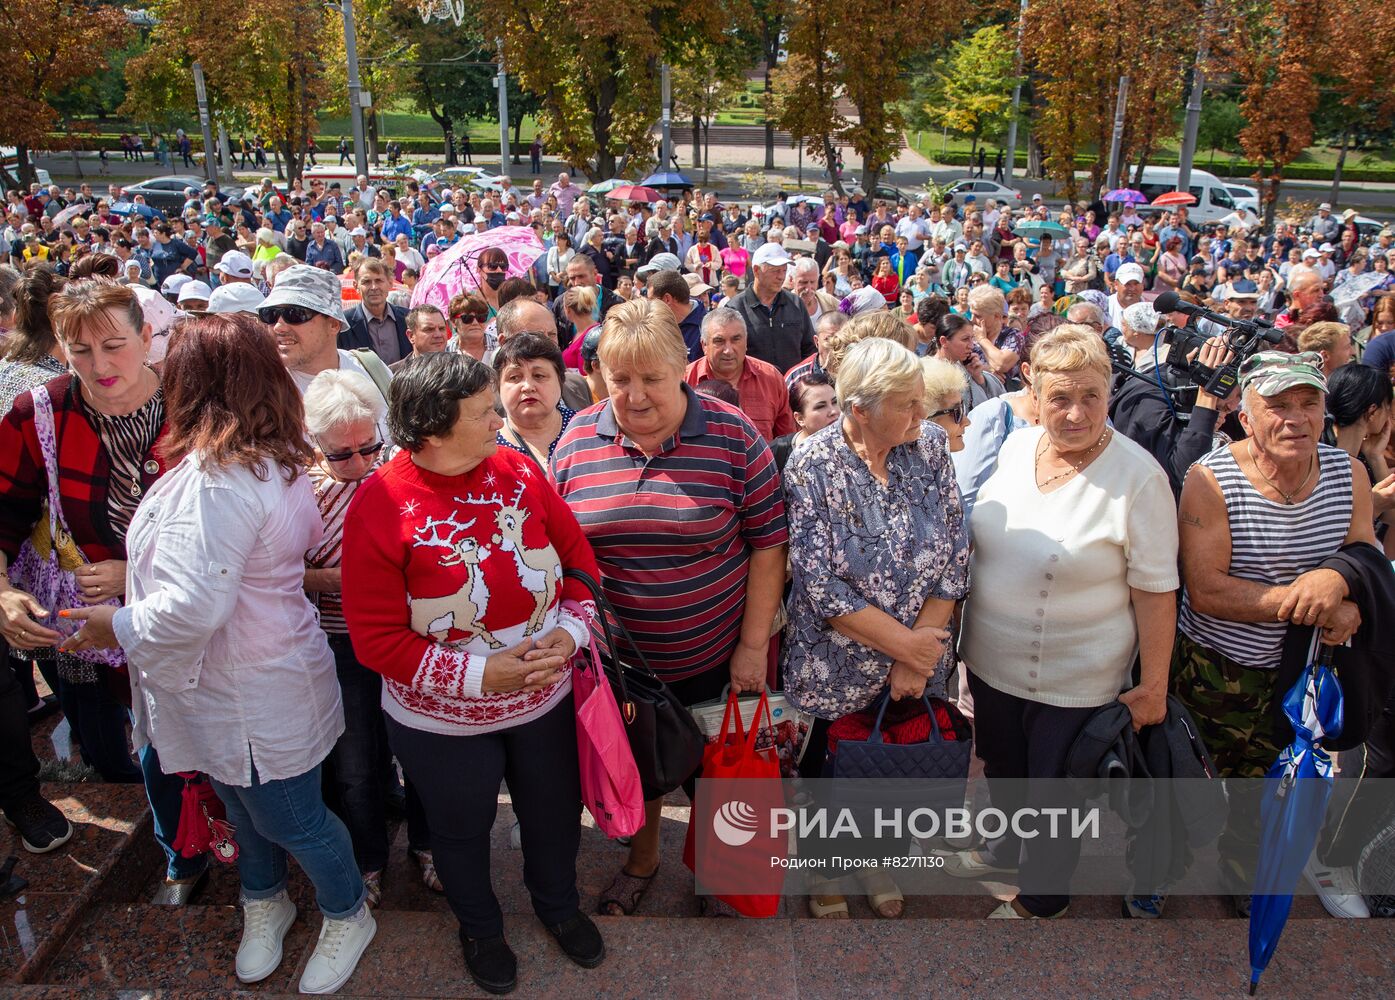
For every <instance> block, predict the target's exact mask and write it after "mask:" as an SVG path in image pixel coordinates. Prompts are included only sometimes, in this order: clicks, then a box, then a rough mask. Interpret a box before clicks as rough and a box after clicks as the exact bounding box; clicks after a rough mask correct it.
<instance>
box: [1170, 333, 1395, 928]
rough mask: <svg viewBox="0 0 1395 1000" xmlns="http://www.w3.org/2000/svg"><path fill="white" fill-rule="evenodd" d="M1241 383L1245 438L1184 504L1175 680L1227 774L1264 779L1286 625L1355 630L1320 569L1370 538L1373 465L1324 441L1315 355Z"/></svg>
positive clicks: (1245, 904) (1229, 862)
mask: <svg viewBox="0 0 1395 1000" xmlns="http://www.w3.org/2000/svg"><path fill="white" fill-rule="evenodd" d="M1240 391H1241V411H1240V422H1241V424H1242V425H1243V427H1244V428H1245V433H1246V435H1247V436H1246V438H1245V439H1244V440H1242V441H1239V442H1237V443H1235V444H1231V445H1226V446H1223V447H1221V448H1218V449H1216V450H1215V451H1213V452H1211V453H1210V454H1209V455H1207V456H1206V457H1205V458H1203V459H1201V461H1199V462H1198V463H1197V464H1196V465H1194V466H1193V467H1192V469H1191V471H1190V472H1189V473H1188V475H1187V479H1186V483H1185V486H1184V487H1183V490H1182V499H1181V503H1180V504H1179V507H1178V512H1179V517H1180V519H1181V525H1180V538H1181V559H1182V581H1183V586H1184V589H1183V593H1182V610H1181V614H1180V616H1179V619H1178V629H1179V632H1180V633H1181V634H1180V635H1179V636H1178V640H1177V647H1176V650H1175V653H1174V656H1173V662H1172V683H1171V687H1172V691H1173V693H1174V694H1176V695H1177V696H1178V697H1179V698H1180V699H1181V700H1182V701H1183V702H1184V703H1185V704H1186V706H1187V708H1188V709H1189V710H1190V712H1191V714H1192V716H1193V717H1194V718H1195V719H1196V722H1197V725H1198V726H1199V727H1200V729H1201V737H1202V739H1203V740H1204V741H1205V743H1206V746H1207V748H1208V749H1209V750H1210V751H1211V755H1212V757H1213V759H1214V760H1215V763H1216V768H1217V770H1218V771H1219V772H1220V775H1221V776H1222V777H1235V778H1262V777H1263V776H1264V773H1265V771H1266V770H1267V769H1268V768H1269V767H1270V766H1271V765H1272V764H1273V763H1274V761H1275V760H1276V759H1277V758H1278V755H1279V749H1280V748H1279V746H1278V740H1279V738H1280V737H1279V736H1278V734H1277V732H1276V728H1277V727H1276V726H1275V711H1274V703H1275V702H1276V700H1278V699H1281V698H1282V697H1283V695H1284V693H1285V692H1283V691H1279V690H1278V689H1277V684H1276V677H1277V673H1278V667H1279V660H1280V656H1281V651H1282V648H1283V642H1284V637H1285V634H1286V633H1287V630H1288V627H1289V625H1290V624H1292V625H1299V626H1317V627H1319V628H1321V629H1322V636H1321V638H1322V641H1323V642H1326V643H1331V644H1340V643H1343V642H1345V641H1346V640H1347V639H1348V638H1349V637H1350V636H1351V635H1352V634H1353V633H1354V632H1355V631H1356V630H1357V629H1359V628H1360V627H1361V616H1360V614H1359V613H1358V612H1357V609H1356V605H1355V604H1354V603H1353V602H1352V601H1350V600H1348V599H1347V597H1348V595H1347V587H1346V584H1345V582H1344V581H1343V579H1342V577H1341V576H1340V575H1338V574H1337V573H1336V572H1334V571H1332V570H1326V569H1316V568H1315V567H1317V566H1318V565H1319V564H1320V563H1321V562H1322V561H1323V560H1324V559H1326V558H1327V557H1328V556H1330V555H1332V554H1333V553H1335V552H1336V551H1337V550H1338V549H1339V548H1341V547H1342V546H1343V545H1345V544H1347V543H1349V542H1357V541H1364V542H1371V543H1373V544H1374V542H1375V538H1374V535H1373V533H1372V530H1371V500H1370V496H1371V484H1370V482H1369V481H1368V477H1367V475H1366V470H1365V469H1364V468H1363V467H1362V466H1361V465H1360V464H1359V463H1358V462H1357V461H1355V460H1353V459H1351V458H1350V457H1348V456H1347V454H1346V453H1345V452H1343V451H1341V450H1340V449H1337V448H1333V447H1329V446H1328V445H1324V444H1320V443H1319V440H1318V438H1319V436H1320V434H1321V433H1322V427H1323V416H1324V412H1325V401H1326V393H1327V382H1326V380H1325V379H1324V378H1323V374H1322V359H1321V357H1319V356H1318V355H1317V354H1314V353H1311V352H1309V353H1304V354H1287V353H1284V352H1281V351H1264V352H1261V353H1259V354H1255V355H1254V356H1253V357H1251V358H1250V359H1249V360H1247V361H1246V362H1245V363H1244V365H1243V366H1242V367H1241V370H1240ZM1246 787H1248V788H1253V789H1254V791H1255V794H1254V796H1253V798H1254V800H1255V801H1254V802H1252V803H1250V806H1251V808H1245V804H1244V803H1241V802H1237V801H1236V799H1235V797H1234V796H1233V797H1232V808H1231V816H1232V817H1236V816H1248V817H1250V822H1249V823H1248V824H1244V825H1246V826H1247V827H1248V828H1244V829H1241V828H1239V827H1240V826H1241V825H1242V824H1241V823H1236V822H1234V821H1233V820H1232V822H1230V823H1228V824H1227V826H1226V830H1225V832H1224V833H1223V834H1222V835H1221V840H1220V845H1219V846H1220V854H1221V866H1222V879H1223V882H1224V883H1225V885H1226V886H1227V887H1228V888H1230V889H1231V890H1232V891H1233V893H1234V896H1233V898H1234V900H1235V905H1236V909H1237V911H1239V912H1240V914H1241V915H1245V914H1247V913H1248V910H1249V895H1248V887H1249V886H1250V884H1251V882H1252V879H1253V873H1254V861H1255V856H1256V854H1257V851H1258V844H1259V829H1258V825H1257V822H1256V821H1255V817H1257V816H1258V815H1259V810H1258V805H1257V801H1258V789H1259V788H1260V787H1261V786H1260V785H1259V784H1258V783H1257V782H1255V783H1252V784H1247V786H1246ZM1237 806H1239V808H1237ZM1354 891H1355V890H1354V889H1351V893H1353V894H1354ZM1360 898H1361V897H1360V896H1359V895H1356V896H1354V899H1355V900H1357V901H1359V900H1360ZM1324 901H1325V902H1328V903H1330V902H1331V900H1327V899H1325V900H1324ZM1329 908H1330V907H1329Z"/></svg>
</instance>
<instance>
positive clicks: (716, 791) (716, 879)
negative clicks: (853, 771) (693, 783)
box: [683, 692, 789, 917]
mask: <svg viewBox="0 0 1395 1000" xmlns="http://www.w3.org/2000/svg"><path fill="white" fill-rule="evenodd" d="M769 728H773V722H772V721H771V718H770V703H769V699H768V698H767V697H766V694H765V693H764V692H762V694H761V697H760V704H759V705H758V707H757V708H756V714H755V718H754V721H753V722H752V725H751V727H750V729H749V731H745V732H743V730H742V725H741V710H740V706H739V704H738V702H737V698H736V695H735V694H732V695H731V696H729V697H728V699H727V710H726V714H725V716H724V717H723V719H722V731H721V734H720V735H719V736H718V738H717V739H716V740H713V741H712V742H711V743H708V744H707V748H706V749H705V750H704V751H703V755H702V780H701V781H699V783H698V793H697V797H696V801H695V802H694V803H693V810H692V814H691V818H690V820H689V823H688V835H687V839H686V840H685V841H684V843H683V863H684V864H685V865H687V866H688V868H689V869H691V870H692V872H693V874H694V875H695V876H696V877H697V878H698V880H699V881H700V882H701V883H702V885H701V886H699V889H698V891H699V892H701V893H703V894H711V895H715V896H716V897H717V898H718V899H721V900H722V901H723V902H725V903H727V904H728V905H729V906H731V907H732V909H734V910H736V911H737V912H738V913H740V914H743V915H744V916H748V917H773V916H774V915H775V914H776V912H778V910H779V908H780V890H781V889H782V888H783V886H784V882H785V868H784V866H783V865H782V864H781V862H783V861H784V859H785V856H786V854H787V853H788V850H789V842H788V839H787V837H786V835H785V833H784V832H778V833H777V832H775V831H774V829H773V824H772V822H771V813H772V811H773V810H775V809H779V808H783V807H784V805H785V797H784V786H783V785H782V784H781V782H780V760H779V756H778V754H777V751H776V749H775V747H773V746H767V747H765V748H764V749H759V748H758V747H757V742H758V738H759V735H760V732H761V730H762V729H769ZM703 886H711V887H713V889H712V891H710V892H709V890H707V889H705V888H703ZM735 887H740V888H741V889H744V890H747V891H744V892H736V891H735Z"/></svg>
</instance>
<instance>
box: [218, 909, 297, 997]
mask: <svg viewBox="0 0 1395 1000" xmlns="http://www.w3.org/2000/svg"><path fill="white" fill-rule="evenodd" d="M293 923H295V904H294V903H292V902H291V897H290V896H287V895H286V891H285V890H284V889H283V890H281V892H280V893H278V894H277V895H275V896H272V897H270V898H269V899H244V900H243V901H242V943H241V944H240V945H238V946H237V960H236V962H235V963H234V966H233V967H234V968H235V969H236V971H237V978H238V979H239V980H241V981H242V982H244V983H259V982H261V981H262V980H263V979H265V978H266V977H267V976H269V975H271V974H272V973H273V972H275V971H276V967H277V966H278V965H280V964H281V942H282V941H284V940H285V938H286V931H288V930H290V929H291V924H293Z"/></svg>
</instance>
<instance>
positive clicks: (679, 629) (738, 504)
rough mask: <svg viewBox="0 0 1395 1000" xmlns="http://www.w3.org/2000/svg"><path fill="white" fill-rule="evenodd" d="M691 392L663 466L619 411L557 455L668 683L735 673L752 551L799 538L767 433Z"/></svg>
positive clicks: (588, 416)
mask: <svg viewBox="0 0 1395 1000" xmlns="http://www.w3.org/2000/svg"><path fill="white" fill-rule="evenodd" d="M683 392H684V394H685V395H686V397H687V412H686V414H685V415H684V418H683V423H682V425H681V426H680V427H679V429H678V433H677V434H675V435H674V436H673V437H672V438H670V439H669V440H668V441H665V442H664V444H663V447H662V448H661V449H660V450H659V451H658V453H656V454H655V455H654V456H653V457H652V458H651V457H646V456H645V454H644V453H643V452H642V451H640V450H639V449H638V448H636V447H634V446H633V445H632V444H630V443H629V442H628V441H627V440H626V439H625V437H624V435H623V434H622V433H621V432H620V428H619V427H618V426H617V424H616V422H615V413H614V411H613V410H612V408H611V404H610V402H609V401H608V400H607V401H605V402H603V403H599V404H597V405H596V406H592V407H590V408H589V409H586V410H583V411H582V412H580V413H578V414H577V415H576V416H575V417H574V418H573V419H572V422H571V425H570V426H569V427H568V428H567V431H566V433H565V434H563V435H562V440H561V441H559V442H558V444H557V448H556V451H555V452H554V453H553V456H552V476H553V481H554V482H555V483H556V485H557V491H558V492H559V493H560V494H561V495H562V498H563V499H564V500H566V501H567V503H568V504H569V505H570V506H571V508H572V510H573V511H574V512H575V514H576V517H577V520H578V521H579V522H580V523H581V528H582V531H584V532H585V534H586V537H587V539H588V540H589V541H590V542H591V547H592V549H593V550H594V551H595V553H596V561H597V563H598V564H599V566H600V570H601V582H602V586H603V587H604V588H605V592H606V596H607V597H608V598H610V601H611V603H612V604H614V605H615V608H616V611H617V612H618V613H619V614H620V616H621V618H622V619H623V621H624V624H625V626H626V627H627V628H628V629H629V630H630V632H631V633H632V634H633V635H634V638H635V642H636V644H637V645H638V646H639V647H640V651H641V652H643V653H644V655H645V656H646V657H647V658H648V660H649V664H650V666H651V667H653V669H654V671H655V672H656V673H657V674H658V675H659V676H660V677H662V678H663V679H664V680H669V681H673V680H682V679H683V678H686V677H693V676H696V675H698V674H700V673H703V672H704V671H707V670H714V669H717V668H719V667H722V668H725V667H726V666H727V664H728V662H729V661H730V659H731V654H732V652H733V650H735V648H736V644H737V641H738V639H739V638H740V635H741V617H742V614H743V613H744V611H745V607H746V571H747V569H748V566H749V563H750V553H751V550H752V549H766V548H774V547H775V546H777V545H782V544H784V543H785V541H786V540H787V538H788V532H787V530H786V523H785V499H784V491H783V489H782V488H781V485H780V476H779V473H778V471H777V470H776V467H775V461H774V459H773V457H772V456H771V454H770V449H769V447H767V446H766V443H765V441H764V440H762V439H761V436H760V434H759V433H758V432H757V431H756V429H755V428H754V427H753V426H751V423H750V421H749V420H747V419H746V418H745V417H744V416H743V415H742V414H741V411H739V410H737V409H736V408H735V407H732V406H728V405H727V404H726V403H723V402H721V401H719V400H716V399H713V398H712V397H710V396H706V395H703V394H701V393H698V392H695V391H694V390H693V389H692V388H690V387H688V386H686V385H685V386H683Z"/></svg>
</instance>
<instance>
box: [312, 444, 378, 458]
mask: <svg viewBox="0 0 1395 1000" xmlns="http://www.w3.org/2000/svg"><path fill="white" fill-rule="evenodd" d="M382 450H383V442H381V441H379V442H378V443H377V444H370V445H369V446H368V447H367V448H360V449H358V450H357V451H336V452H335V453H334V454H333V455H331V454H329V452H325V461H326V462H347V461H348V460H349V459H351V458H353V457H354V456H355V455H357V456H359V457H360V458H369V457H371V456H373V455H376V454H378V452H380V451H382Z"/></svg>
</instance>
